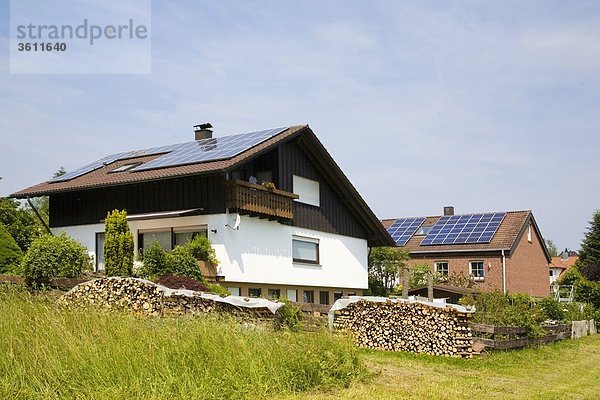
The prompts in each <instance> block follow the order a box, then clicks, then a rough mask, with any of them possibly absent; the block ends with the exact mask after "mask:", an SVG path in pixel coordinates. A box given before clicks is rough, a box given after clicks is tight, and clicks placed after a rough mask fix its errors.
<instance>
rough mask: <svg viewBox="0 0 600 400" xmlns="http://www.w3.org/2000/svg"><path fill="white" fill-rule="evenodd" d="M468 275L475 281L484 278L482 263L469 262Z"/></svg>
mask: <svg viewBox="0 0 600 400" xmlns="http://www.w3.org/2000/svg"><path fill="white" fill-rule="evenodd" d="M469 273H470V274H471V276H472V277H473V279H475V280H476V281H482V280H483V278H484V268H483V261H471V262H470V263H469Z"/></svg>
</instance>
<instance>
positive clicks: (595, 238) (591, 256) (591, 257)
mask: <svg viewBox="0 0 600 400" xmlns="http://www.w3.org/2000/svg"><path fill="white" fill-rule="evenodd" d="M589 224H590V226H589V227H588V230H587V232H586V233H585V237H584V238H583V242H582V243H581V251H580V252H579V260H578V261H577V267H578V268H579V271H580V272H581V274H582V275H583V276H584V277H585V278H587V279H589V280H592V281H600V210H596V212H595V213H594V216H593V218H592V220H591V221H590V222H589Z"/></svg>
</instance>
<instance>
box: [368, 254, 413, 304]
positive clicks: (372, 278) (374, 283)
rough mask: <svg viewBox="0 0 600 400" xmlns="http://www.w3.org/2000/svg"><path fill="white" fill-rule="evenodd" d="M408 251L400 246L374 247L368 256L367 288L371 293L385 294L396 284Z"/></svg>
mask: <svg viewBox="0 0 600 400" xmlns="http://www.w3.org/2000/svg"><path fill="white" fill-rule="evenodd" d="M408 259H409V255H408V251H407V250H405V249H403V248H401V247H374V248H373V249H371V254H370V256H369V289H370V290H371V294H373V295H380V296H385V295H387V294H389V292H390V291H391V290H392V288H393V287H394V286H395V285H396V283H397V281H398V278H399V276H400V273H401V271H402V270H403V269H404V268H406V261H408Z"/></svg>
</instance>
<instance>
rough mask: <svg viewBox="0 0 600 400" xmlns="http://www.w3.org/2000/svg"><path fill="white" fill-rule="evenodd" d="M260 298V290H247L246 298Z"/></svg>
mask: <svg viewBox="0 0 600 400" xmlns="http://www.w3.org/2000/svg"><path fill="white" fill-rule="evenodd" d="M260 296H262V290H260V288H250V289H248V297H260Z"/></svg>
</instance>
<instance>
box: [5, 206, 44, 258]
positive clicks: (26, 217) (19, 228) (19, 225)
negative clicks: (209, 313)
mask: <svg viewBox="0 0 600 400" xmlns="http://www.w3.org/2000/svg"><path fill="white" fill-rule="evenodd" d="M0 223H2V224H4V226H5V227H6V230H7V231H8V233H9V234H10V235H11V236H12V238H13V239H14V240H15V242H17V245H18V246H19V248H20V249H21V251H22V252H26V251H27V249H29V246H30V245H31V242H32V241H33V240H34V239H35V238H37V237H38V236H40V235H41V234H42V233H43V232H44V229H43V227H42V225H41V224H40V222H39V220H38V219H37V217H36V216H35V215H34V214H33V213H32V212H30V211H28V210H27V209H25V208H23V207H21V206H20V204H19V202H18V201H16V200H14V199H9V198H0Z"/></svg>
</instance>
